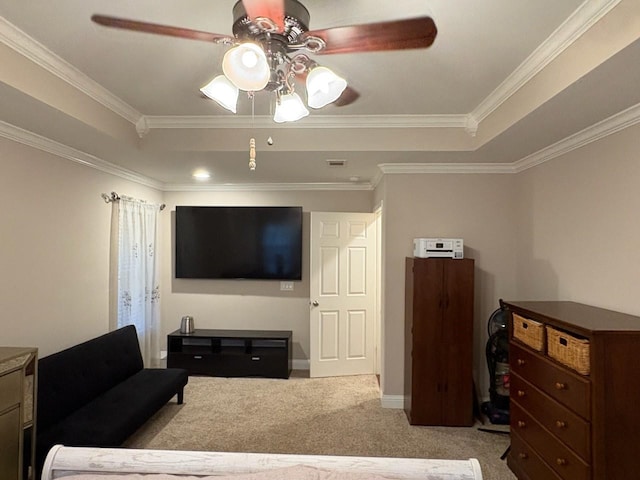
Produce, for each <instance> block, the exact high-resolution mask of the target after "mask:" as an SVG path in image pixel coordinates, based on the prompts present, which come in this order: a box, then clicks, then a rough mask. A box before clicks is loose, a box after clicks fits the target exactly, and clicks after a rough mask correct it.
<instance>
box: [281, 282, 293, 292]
mask: <svg viewBox="0 0 640 480" xmlns="http://www.w3.org/2000/svg"><path fill="white" fill-rule="evenodd" d="M280 290H282V291H283V292H292V291H293V282H280Z"/></svg>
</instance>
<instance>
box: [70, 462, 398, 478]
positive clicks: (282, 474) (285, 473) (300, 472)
mask: <svg viewBox="0 0 640 480" xmlns="http://www.w3.org/2000/svg"><path fill="white" fill-rule="evenodd" d="M389 479H391V477H381V476H379V475H372V474H369V473H354V472H340V471H335V470H325V469H322V468H315V467H309V466H305V465H294V466H292V467H285V468H274V469H271V470H264V471H262V472H255V473H241V474H233V475H221V476H206V477H201V476H183V475H167V474H139V473H130V474H123V473H109V474H104V473H93V474H73V475H71V476H68V477H64V480H389Z"/></svg>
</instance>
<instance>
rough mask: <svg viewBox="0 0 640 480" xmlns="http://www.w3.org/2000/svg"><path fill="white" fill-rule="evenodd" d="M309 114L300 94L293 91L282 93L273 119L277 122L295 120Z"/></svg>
mask: <svg viewBox="0 0 640 480" xmlns="http://www.w3.org/2000/svg"><path fill="white" fill-rule="evenodd" d="M307 115H309V110H307V109H306V107H305V106H304V103H302V99H301V98H300V95H298V94H297V93H294V92H291V93H287V94H286V95H282V97H281V98H280V102H279V103H278V104H277V105H276V111H275V114H274V115H273V121H274V122H276V123H283V122H295V121H296V120H300V119H301V118H304V117H306V116H307Z"/></svg>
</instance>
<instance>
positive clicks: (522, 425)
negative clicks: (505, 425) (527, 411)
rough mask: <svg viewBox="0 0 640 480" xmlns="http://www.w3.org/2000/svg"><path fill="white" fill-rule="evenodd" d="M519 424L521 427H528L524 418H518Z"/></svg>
mask: <svg viewBox="0 0 640 480" xmlns="http://www.w3.org/2000/svg"><path fill="white" fill-rule="evenodd" d="M518 426H519V427H520V428H524V427H526V426H527V424H526V423H525V422H523V421H522V420H518Z"/></svg>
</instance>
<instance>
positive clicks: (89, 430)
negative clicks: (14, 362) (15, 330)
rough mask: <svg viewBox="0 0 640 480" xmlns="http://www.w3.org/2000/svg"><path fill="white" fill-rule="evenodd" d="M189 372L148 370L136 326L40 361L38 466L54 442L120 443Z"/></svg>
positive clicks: (180, 394) (181, 389) (177, 390)
mask: <svg viewBox="0 0 640 480" xmlns="http://www.w3.org/2000/svg"><path fill="white" fill-rule="evenodd" d="M187 382H188V376H187V371H186V370H183V369H180V368H143V363H142V355H141V353H140V346H139V344H138V335H137V332H136V329H135V327H134V326H133V325H129V326H126V327H123V328H120V329H118V330H114V331H112V332H109V333H107V334H105V335H102V336H100V337H97V338H94V339H91V340H88V341H86V342H84V343H81V344H79V345H76V346H74V347H71V348H68V349H66V350H63V351H61V352H58V353H54V354H53V355H49V356H47V357H43V358H41V359H40V361H39V362H38V403H37V417H36V418H37V426H36V468H37V471H38V473H39V472H40V471H41V470H42V465H43V462H44V458H45V457H46V455H47V452H48V451H49V449H50V448H51V447H52V446H53V445H55V444H63V445H67V446H93V447H117V446H120V445H121V444H122V443H123V442H124V441H125V440H126V439H127V437H129V436H130V435H131V434H132V433H134V432H135V431H136V430H137V429H138V428H139V427H141V426H142V425H143V424H144V423H145V422H146V421H147V420H148V419H149V418H150V417H151V416H152V415H153V414H154V413H156V412H157V411H158V410H159V409H160V408H162V407H163V406H164V405H165V404H166V403H167V402H168V401H169V400H171V398H172V397H173V396H174V395H177V396H178V397H177V402H178V404H181V403H182V401H183V392H184V386H185V385H186V384H187Z"/></svg>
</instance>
